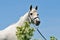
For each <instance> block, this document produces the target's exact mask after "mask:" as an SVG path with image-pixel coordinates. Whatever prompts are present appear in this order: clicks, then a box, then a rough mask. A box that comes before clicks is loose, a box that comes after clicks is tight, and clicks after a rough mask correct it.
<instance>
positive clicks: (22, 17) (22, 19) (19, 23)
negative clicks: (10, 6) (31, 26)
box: [17, 12, 29, 26]
mask: <svg viewBox="0 0 60 40" xmlns="http://www.w3.org/2000/svg"><path fill="white" fill-rule="evenodd" d="M25 21H28V22H29V20H28V12H27V13H26V14H25V15H24V16H21V17H20V19H19V21H18V22H17V25H18V26H22V25H23V24H24V22H25Z"/></svg>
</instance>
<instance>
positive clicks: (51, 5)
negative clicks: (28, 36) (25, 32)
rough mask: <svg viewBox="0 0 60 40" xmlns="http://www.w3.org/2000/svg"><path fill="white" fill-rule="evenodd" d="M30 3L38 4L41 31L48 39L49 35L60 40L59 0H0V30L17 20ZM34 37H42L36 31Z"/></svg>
mask: <svg viewBox="0 0 60 40" xmlns="http://www.w3.org/2000/svg"><path fill="white" fill-rule="evenodd" d="M31 4H32V5H33V7H34V6H36V5H37V6H38V13H39V17H40V20H41V24H40V26H39V30H40V31H41V33H42V34H43V35H44V36H45V37H46V38H47V39H48V40H49V37H50V36H55V37H56V38H58V40H60V0H0V30H3V29H5V28H6V27H8V26H9V25H11V24H13V23H15V22H17V21H18V19H19V17H21V16H22V15H24V14H25V13H26V12H27V11H28V10H29V6H30V5H31ZM37 34H38V35H37ZM34 38H42V37H41V36H40V35H39V33H38V32H37V31H36V32H35V33H34Z"/></svg>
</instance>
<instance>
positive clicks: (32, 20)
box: [28, 12, 39, 23]
mask: <svg viewBox="0 0 60 40" xmlns="http://www.w3.org/2000/svg"><path fill="white" fill-rule="evenodd" d="M28 18H30V19H31V22H32V23H34V20H35V19H36V18H39V17H35V18H33V19H32V18H31V17H30V12H29V13H28Z"/></svg>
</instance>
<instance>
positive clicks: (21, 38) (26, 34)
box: [16, 22, 34, 40]
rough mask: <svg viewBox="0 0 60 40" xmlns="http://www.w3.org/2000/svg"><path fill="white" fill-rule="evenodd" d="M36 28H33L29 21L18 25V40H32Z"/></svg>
mask: <svg viewBox="0 0 60 40" xmlns="http://www.w3.org/2000/svg"><path fill="white" fill-rule="evenodd" d="M33 32H34V28H31V27H30V25H29V23H28V22H25V23H24V25H23V26H21V27H19V26H18V27H17V32H16V36H17V40H30V39H31V37H32V36H33Z"/></svg>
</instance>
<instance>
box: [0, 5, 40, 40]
mask: <svg viewBox="0 0 60 40" xmlns="http://www.w3.org/2000/svg"><path fill="white" fill-rule="evenodd" d="M37 9H38V7H37V6H36V7H35V8H32V5H31V6H30V9H29V11H28V12H26V13H25V15H23V16H21V17H20V19H19V20H18V21H17V22H16V23H14V24H12V25H10V26H8V27H7V28H5V29H4V30H1V31H0V40H17V37H16V31H17V29H16V27H17V26H22V25H23V24H24V22H25V21H28V22H29V23H30V24H35V25H36V26H38V25H39V24H40V19H39V17H38V15H39V14H38V13H37Z"/></svg>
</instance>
